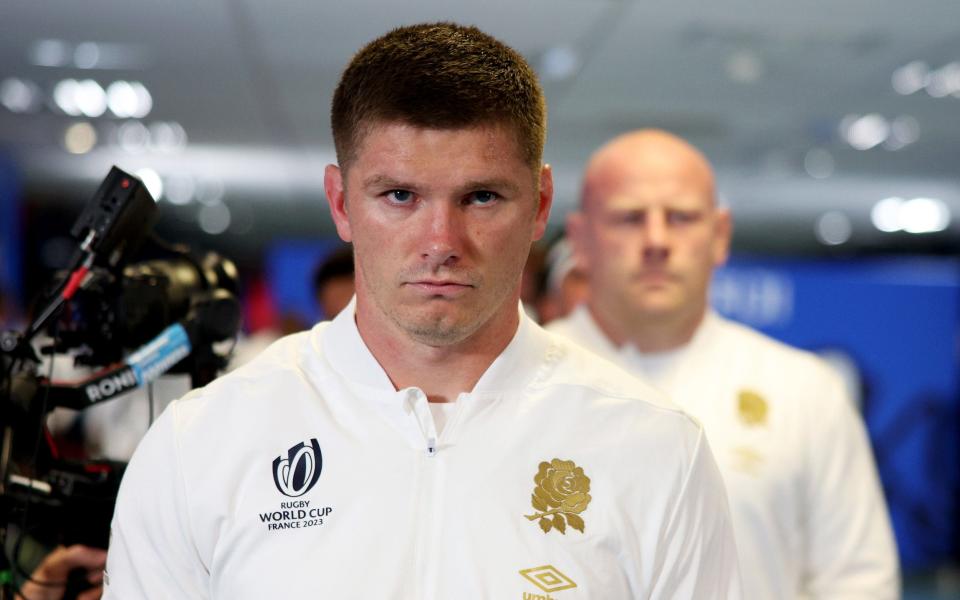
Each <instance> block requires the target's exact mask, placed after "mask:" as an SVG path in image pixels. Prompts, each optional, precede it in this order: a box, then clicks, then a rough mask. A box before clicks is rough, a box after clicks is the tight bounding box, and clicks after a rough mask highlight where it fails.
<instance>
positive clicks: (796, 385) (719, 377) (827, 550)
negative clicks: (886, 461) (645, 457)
mask: <svg viewBox="0 0 960 600" xmlns="http://www.w3.org/2000/svg"><path fill="white" fill-rule="evenodd" d="M548 328H549V329H550V330H551V331H554V332H556V333H559V334H562V335H565V336H567V337H569V338H570V339H572V340H575V341H577V342H579V343H580V344H581V345H583V346H584V347H586V348H588V349H590V350H593V351H594V352H596V353H598V354H600V355H601V356H605V357H607V358H609V359H611V360H614V361H616V362H619V363H620V364H621V365H623V366H626V367H627V369H628V370H630V371H631V372H633V373H635V374H638V375H640V376H642V377H644V378H645V379H646V380H647V381H650V382H651V383H653V384H654V385H655V386H657V387H659V388H660V389H662V390H663V391H665V392H666V393H667V395H668V396H669V397H670V398H671V399H672V400H673V401H675V402H676V403H677V404H679V405H680V406H681V407H682V408H683V409H684V410H686V411H688V412H689V413H690V414H692V415H693V416H695V417H697V418H698V419H699V420H700V421H701V422H702V423H703V425H704V428H705V430H706V433H707V438H708V439H709V440H710V446H711V448H712V449H713V451H714V454H715V456H716V458H717V463H718V465H719V466H720V470H721V472H722V474H723V477H724V480H725V483H726V486H727V490H728V493H729V496H730V510H731V514H732V517H733V524H734V533H735V536H736V540H737V549H738V551H739V554H740V571H741V574H742V578H743V591H744V597H745V598H751V599H754V598H755V599H760V600H779V599H783V600H792V599H794V598H808V597H809V598H838V599H839V598H843V599H845V600H846V599H863V600H868V599H869V600H885V599H888V598H889V599H893V598H899V575H898V564H897V555H896V548H895V545H894V541H893V535H892V532H891V528H890V522H889V517H888V515H887V510H886V504H885V502H884V499H883V494H882V491H881V489H880V485H879V481H878V477H877V473H876V467H875V465H874V462H873V456H872V453H871V451H870V447H869V442H868V439H867V436H866V433H865V431H864V427H863V424H862V422H861V420H860V418H859V417H858V416H857V415H856V414H855V412H854V410H853V409H852V407H851V403H850V402H849V400H848V398H847V396H846V392H845V388H844V385H843V382H842V380H841V378H840V377H839V376H838V375H837V374H836V373H834V372H833V370H832V369H831V368H830V367H829V366H827V364H826V363H824V362H823V361H821V360H820V359H818V358H817V357H816V356H814V355H813V354H811V353H808V352H804V351H801V350H798V349H795V348H791V347H789V346H786V345H784V344H781V343H780V342H777V341H775V340H773V339H771V338H769V337H766V336H764V335H762V334H760V333H758V332H756V331H754V330H752V329H749V328H747V327H744V326H743V325H740V324H737V323H734V322H732V321H728V320H726V319H723V318H722V317H720V316H719V315H717V314H715V313H712V312H710V313H708V314H707V316H706V317H705V319H704V322H703V323H702V325H701V326H700V327H699V329H698V330H697V332H696V334H695V336H694V338H693V339H692V340H691V342H690V343H689V344H688V345H686V346H684V347H683V348H681V349H679V350H675V351H672V352H666V353H662V354H653V355H651V354H647V355H644V354H641V353H640V352H638V351H637V350H636V348H634V347H633V346H630V345H625V346H623V347H622V348H617V347H615V346H614V345H613V344H612V343H611V342H610V341H609V340H608V339H607V338H606V337H605V336H604V334H603V332H602V331H601V330H600V329H599V327H598V326H597V325H596V323H595V322H594V320H593V318H592V317H591V315H590V312H589V310H588V309H587V308H586V307H580V308H578V309H577V310H576V311H575V312H574V313H572V314H571V315H570V316H569V317H567V318H566V319H564V320H561V321H557V322H554V323H551V324H550V326H549V327H548ZM741 392H749V393H752V394H755V395H756V396H759V397H760V398H762V399H763V403H764V404H765V405H766V411H767V412H766V417H765V418H764V419H761V420H760V421H759V422H758V421H756V420H754V421H752V423H751V420H750V419H749V415H743V414H741V411H740V408H739V395H740V394H741Z"/></svg>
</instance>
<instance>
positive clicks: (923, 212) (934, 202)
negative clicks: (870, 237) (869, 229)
mask: <svg viewBox="0 0 960 600" xmlns="http://www.w3.org/2000/svg"><path fill="white" fill-rule="evenodd" d="M950 218H951V217H950V209H949V207H948V206H947V205H946V203H944V202H943V200H940V199H937V198H913V199H911V200H904V199H903V198H897V197H893V198H885V199H883V200H881V201H880V202H877V203H876V204H875V205H874V207H873V210H871V211H870V220H871V221H873V226H874V227H876V228H877V229H879V230H880V231H885V232H888V233H890V232H894V231H906V232H907V233H936V232H938V231H943V230H944V229H946V228H947V227H948V226H949V225H950Z"/></svg>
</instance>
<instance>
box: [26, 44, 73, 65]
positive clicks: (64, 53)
mask: <svg viewBox="0 0 960 600" xmlns="http://www.w3.org/2000/svg"><path fill="white" fill-rule="evenodd" d="M29 57H30V62H31V63H33V64H34V65H36V66H38V67H63V66H65V65H66V64H67V63H68V62H69V61H70V45H69V44H67V43H66V42H64V41H63V40H37V41H36V42H34V43H33V44H32V45H31V46H30V52H29Z"/></svg>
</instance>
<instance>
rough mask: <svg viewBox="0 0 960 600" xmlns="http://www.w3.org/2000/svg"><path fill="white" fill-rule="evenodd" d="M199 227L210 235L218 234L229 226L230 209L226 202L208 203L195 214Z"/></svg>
mask: <svg viewBox="0 0 960 600" xmlns="http://www.w3.org/2000/svg"><path fill="white" fill-rule="evenodd" d="M197 222H198V223H199V224H200V229H203V230H204V231H206V232H207V233H209V234H211V235H220V234H221V233H223V232H224V231H226V230H227V229H228V228H229V227H230V209H229V208H227V205H226V204H223V203H222V202H221V203H217V204H208V205H206V206H204V207H203V208H201V209H200V212H199V213H198V214H197Z"/></svg>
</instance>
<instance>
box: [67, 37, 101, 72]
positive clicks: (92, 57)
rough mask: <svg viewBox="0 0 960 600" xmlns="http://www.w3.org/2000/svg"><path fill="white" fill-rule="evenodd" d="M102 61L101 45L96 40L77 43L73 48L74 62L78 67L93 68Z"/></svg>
mask: <svg viewBox="0 0 960 600" xmlns="http://www.w3.org/2000/svg"><path fill="white" fill-rule="evenodd" d="M99 62H100V46H99V44H97V43H96V42H83V43H81V44H77V47H76V48H74V50H73V64H74V65H76V67H77V68H78V69H93V68H95V67H96V66H97V65H98V64H99Z"/></svg>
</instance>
